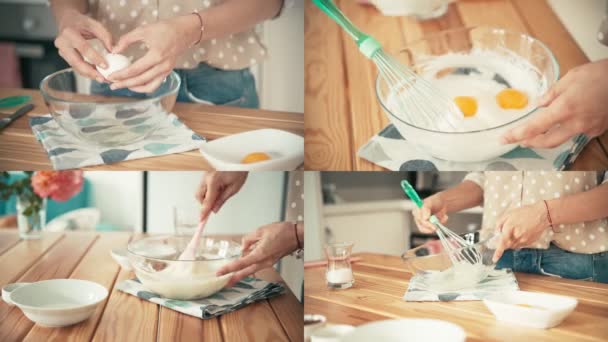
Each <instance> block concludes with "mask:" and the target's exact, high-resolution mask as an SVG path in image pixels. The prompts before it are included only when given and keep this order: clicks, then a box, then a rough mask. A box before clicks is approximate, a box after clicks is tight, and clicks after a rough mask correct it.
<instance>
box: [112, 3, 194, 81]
mask: <svg viewBox="0 0 608 342" xmlns="http://www.w3.org/2000/svg"><path fill="white" fill-rule="evenodd" d="M199 37H200V21H199V19H198V18H196V15H194V14H189V15H185V16H179V17H174V18H171V19H167V20H162V21H159V22H156V23H154V24H149V25H143V26H140V27H138V28H136V29H134V30H133V31H131V32H129V33H127V34H125V35H124V36H122V37H120V40H119V41H118V43H116V47H115V48H114V50H113V51H112V52H113V53H122V52H123V51H124V50H125V49H127V47H129V45H131V44H133V43H136V42H140V43H143V44H145V45H146V46H147V48H148V52H147V53H146V54H145V55H144V56H143V57H142V58H140V59H138V60H137V61H136V62H135V63H133V64H132V65H130V66H129V67H127V68H125V69H123V70H120V71H117V72H115V73H112V74H111V75H109V76H108V79H110V80H111V81H112V82H114V83H112V85H111V86H110V87H111V88H112V89H120V88H129V89H130V90H133V91H136V92H139V93H149V92H153V91H154V90H156V89H157V88H158V87H159V86H160V85H161V83H162V82H163V81H164V80H165V78H166V77H167V75H169V74H170V73H171V71H172V70H173V68H174V67H175V63H176V61H177V58H178V57H179V56H180V55H181V54H182V53H183V52H184V51H185V50H186V49H187V48H189V47H190V46H191V45H192V44H194V43H195V42H196V41H197V40H198V39H199Z"/></svg>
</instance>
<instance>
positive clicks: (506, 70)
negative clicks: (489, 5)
mask: <svg viewBox="0 0 608 342" xmlns="http://www.w3.org/2000/svg"><path fill="white" fill-rule="evenodd" d="M396 58H397V59H398V60H399V61H400V62H401V63H403V64H405V65H408V66H409V67H411V68H412V69H414V70H415V71H416V72H417V73H418V74H419V75H421V76H422V77H424V78H425V79H427V80H428V81H429V82H430V83H432V84H433V85H434V86H435V87H437V88H438V89H439V90H440V91H442V92H443V93H444V94H445V95H447V96H449V97H450V98H452V99H454V101H455V102H456V104H457V105H458V106H459V108H460V109H461V110H462V112H463V115H462V118H461V120H460V121H459V122H457V123H456V124H457V129H456V130H453V129H449V126H448V124H447V122H435V123H434V126H435V127H434V128H430V127H420V126H416V125H414V124H412V123H410V122H408V120H407V117H408V115H411V114H412V113H415V114H419V115H421V113H420V112H419V111H417V109H416V108H415V107H414V106H412V107H410V108H407V107H403V106H396V103H397V102H396V101H395V100H394V98H395V96H408V94H406V93H403V91H402V92H401V93H396V92H395V90H394V89H392V88H390V87H389V85H388V84H387V82H386V81H385V80H384V79H383V78H382V77H378V78H377V80H376V95H377V98H378V100H379V102H380V104H381V106H382V108H383V109H384V111H385V112H386V113H387V115H388V118H389V120H390V121H391V123H392V124H393V125H395V127H396V128H397V130H398V131H399V133H400V134H401V135H402V136H403V137H404V138H405V139H406V140H408V141H409V142H411V143H413V144H415V145H417V147H419V148H420V149H422V150H423V151H425V152H427V153H429V154H430V155H431V156H433V157H435V158H438V159H443V160H449V161H456V162H476V161H483V160H488V159H493V158H496V157H498V156H500V155H502V154H504V153H507V152H509V151H511V150H512V149H514V148H515V147H517V145H515V144H507V145H504V144H501V142H500V137H501V136H502V135H503V134H504V133H506V132H507V131H508V130H510V129H512V128H514V127H516V126H517V125H520V124H522V123H524V122H525V121H527V120H529V119H530V118H531V117H532V116H533V113H534V112H535V111H536V109H537V103H538V98H540V97H541V96H542V95H544V94H545V93H546V91H547V90H548V89H549V88H550V87H551V86H552V85H553V84H554V83H555V82H556V81H557V79H558V75H559V66H558V64H557V61H556V60H555V57H554V56H553V54H552V52H551V51H550V50H549V49H548V48H547V47H546V46H545V45H544V44H543V43H542V42H540V41H538V40H536V39H534V38H532V37H530V36H528V35H526V34H523V33H515V32H510V31H507V30H504V29H496V28H488V27H475V28H463V29H455V30H448V31H442V32H439V33H437V34H434V35H431V36H428V37H426V38H423V39H421V40H419V41H416V42H413V43H411V44H410V45H408V47H406V48H405V49H404V50H402V51H401V52H399V53H398V54H397V55H396ZM406 91H407V90H406ZM460 97H462V98H464V101H459V100H461V99H459V98H460ZM406 113H407V114H408V115H406ZM467 114H468V115H467Z"/></svg>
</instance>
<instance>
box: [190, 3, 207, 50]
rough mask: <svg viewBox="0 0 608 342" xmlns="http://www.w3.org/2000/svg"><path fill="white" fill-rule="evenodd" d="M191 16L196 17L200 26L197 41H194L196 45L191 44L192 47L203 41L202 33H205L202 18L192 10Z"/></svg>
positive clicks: (196, 11)
mask: <svg viewBox="0 0 608 342" xmlns="http://www.w3.org/2000/svg"><path fill="white" fill-rule="evenodd" d="M192 14H194V15H196V17H197V18H198V21H199V22H200V24H201V33H200V35H199V36H198V40H197V41H196V43H194V44H192V46H194V45H198V43H200V42H201V40H203V32H204V31H205V25H204V23H203V17H202V16H201V14H200V13H198V10H194V12H192Z"/></svg>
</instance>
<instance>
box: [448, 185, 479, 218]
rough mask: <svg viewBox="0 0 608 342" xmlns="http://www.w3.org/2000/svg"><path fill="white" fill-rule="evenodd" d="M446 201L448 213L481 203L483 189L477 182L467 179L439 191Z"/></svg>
mask: <svg viewBox="0 0 608 342" xmlns="http://www.w3.org/2000/svg"><path fill="white" fill-rule="evenodd" d="M438 195H439V196H441V199H442V200H443V201H444V203H445V206H446V210H447V212H448V213H453V212H457V211H461V210H464V209H468V208H473V207H476V206H478V205H481V203H482V202H483V190H482V189H481V187H480V186H479V185H477V184H475V182H472V181H470V180H465V181H464V182H462V183H460V184H458V185H456V186H455V187H453V188H450V189H447V190H445V191H442V192H440V193H438Z"/></svg>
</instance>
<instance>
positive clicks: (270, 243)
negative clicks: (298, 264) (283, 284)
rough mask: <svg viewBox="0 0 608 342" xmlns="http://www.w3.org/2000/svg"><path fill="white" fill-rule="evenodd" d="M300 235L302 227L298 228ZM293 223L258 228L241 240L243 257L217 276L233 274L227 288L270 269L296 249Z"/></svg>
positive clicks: (273, 224)
mask: <svg viewBox="0 0 608 342" xmlns="http://www.w3.org/2000/svg"><path fill="white" fill-rule="evenodd" d="M299 228H301V229H298V231H299V233H302V232H301V231H302V230H303V227H299ZM294 229H295V228H294V225H293V223H288V222H277V223H272V224H269V225H266V226H262V227H260V228H258V229H257V230H256V231H254V232H253V233H251V234H249V235H247V236H245V237H244V238H243V255H244V256H243V257H241V258H240V259H238V260H236V261H233V262H231V263H230V264H228V265H225V266H224V267H222V268H220V269H219V270H218V272H217V275H218V276H222V275H224V274H227V273H231V272H234V274H233V275H232V278H230V281H229V283H228V285H226V286H227V287H230V286H233V285H234V284H236V283H238V282H239V281H240V280H241V279H243V278H245V277H246V276H248V275H250V274H253V273H255V272H257V271H259V270H261V269H264V268H268V267H272V265H274V264H275V263H276V262H277V261H278V260H279V259H280V258H282V257H283V256H285V255H287V254H289V253H291V252H293V251H295V250H296V249H297V248H298V241H297V239H296V236H295V234H296V232H294Z"/></svg>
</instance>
